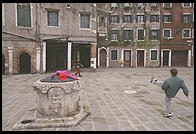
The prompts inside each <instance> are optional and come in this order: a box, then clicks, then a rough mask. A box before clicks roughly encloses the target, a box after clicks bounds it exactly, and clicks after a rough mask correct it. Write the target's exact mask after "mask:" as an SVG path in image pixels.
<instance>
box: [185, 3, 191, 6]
mask: <svg viewBox="0 0 196 134" xmlns="http://www.w3.org/2000/svg"><path fill="white" fill-rule="evenodd" d="M183 7H191V3H183Z"/></svg>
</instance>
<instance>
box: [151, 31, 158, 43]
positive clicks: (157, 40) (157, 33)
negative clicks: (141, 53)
mask: <svg viewBox="0 0 196 134" xmlns="http://www.w3.org/2000/svg"><path fill="white" fill-rule="evenodd" d="M151 30H158V33H157V34H158V35H157V36H159V29H158V28H151V29H150V31H151ZM158 38H159V37H158ZM150 41H159V40H150Z"/></svg>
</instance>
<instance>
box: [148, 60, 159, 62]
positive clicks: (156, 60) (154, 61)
mask: <svg viewBox="0 0 196 134" xmlns="http://www.w3.org/2000/svg"><path fill="white" fill-rule="evenodd" d="M150 61H151V62H157V61H158V60H150Z"/></svg>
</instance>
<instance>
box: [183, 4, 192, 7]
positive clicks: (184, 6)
mask: <svg viewBox="0 0 196 134" xmlns="http://www.w3.org/2000/svg"><path fill="white" fill-rule="evenodd" d="M191 5H192V4H191V3H190V6H189V7H187V6H184V3H182V7H183V8H191Z"/></svg>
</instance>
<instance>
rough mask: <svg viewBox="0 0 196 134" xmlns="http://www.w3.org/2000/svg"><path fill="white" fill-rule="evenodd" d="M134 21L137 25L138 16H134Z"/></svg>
mask: <svg viewBox="0 0 196 134" xmlns="http://www.w3.org/2000/svg"><path fill="white" fill-rule="evenodd" d="M135 20H136V23H138V16H137V15H135Z"/></svg>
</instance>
